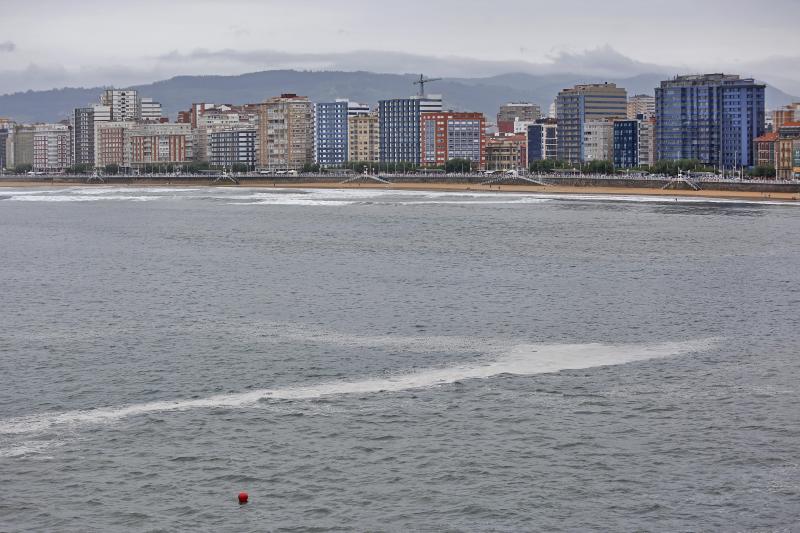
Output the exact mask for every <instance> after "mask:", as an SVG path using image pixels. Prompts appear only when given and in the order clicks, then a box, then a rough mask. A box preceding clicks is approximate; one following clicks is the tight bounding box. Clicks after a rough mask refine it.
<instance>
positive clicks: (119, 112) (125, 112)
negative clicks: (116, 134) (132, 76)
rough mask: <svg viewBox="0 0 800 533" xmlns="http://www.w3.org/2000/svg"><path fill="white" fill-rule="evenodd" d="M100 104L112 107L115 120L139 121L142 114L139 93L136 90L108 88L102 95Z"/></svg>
mask: <svg viewBox="0 0 800 533" xmlns="http://www.w3.org/2000/svg"><path fill="white" fill-rule="evenodd" d="M100 104H101V105H104V106H108V107H109V108H110V110H111V118H110V120H111V121H113V122H126V121H137V120H140V119H141V116H142V112H141V103H140V101H139V93H138V92H137V91H135V90H121V89H106V90H105V91H104V92H103V94H102V95H101V96H100Z"/></svg>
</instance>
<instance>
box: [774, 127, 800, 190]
mask: <svg viewBox="0 0 800 533" xmlns="http://www.w3.org/2000/svg"><path fill="white" fill-rule="evenodd" d="M775 170H776V176H777V178H778V179H782V180H791V179H797V178H800V122H784V123H783V125H782V126H781V128H780V130H778V140H777V141H776V144H775Z"/></svg>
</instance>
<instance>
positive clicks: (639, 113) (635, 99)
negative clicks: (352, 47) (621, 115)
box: [627, 94, 656, 120]
mask: <svg viewBox="0 0 800 533" xmlns="http://www.w3.org/2000/svg"><path fill="white" fill-rule="evenodd" d="M654 116H656V97H655V96H650V95H648V94H637V95H634V96H631V97H630V98H628V114H627V118H628V120H636V119H637V118H639V117H642V118H644V119H647V118H650V117H654Z"/></svg>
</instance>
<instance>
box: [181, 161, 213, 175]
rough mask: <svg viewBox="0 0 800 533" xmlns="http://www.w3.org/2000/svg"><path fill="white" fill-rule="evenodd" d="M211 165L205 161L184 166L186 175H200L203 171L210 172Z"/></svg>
mask: <svg viewBox="0 0 800 533" xmlns="http://www.w3.org/2000/svg"><path fill="white" fill-rule="evenodd" d="M210 169H211V165H209V164H208V163H207V162H205V161H195V162H192V163H189V164H188V165H186V173H187V174H200V173H201V172H203V171H206V170H210Z"/></svg>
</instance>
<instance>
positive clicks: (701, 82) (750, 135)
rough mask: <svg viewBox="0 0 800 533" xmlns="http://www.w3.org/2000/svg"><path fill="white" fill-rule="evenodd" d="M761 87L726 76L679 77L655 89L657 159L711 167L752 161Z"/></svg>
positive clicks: (760, 125)
mask: <svg viewBox="0 0 800 533" xmlns="http://www.w3.org/2000/svg"><path fill="white" fill-rule="evenodd" d="M764 91H765V86H764V85H762V84H759V83H756V82H755V81H754V80H752V79H742V78H740V77H739V76H732V75H725V74H705V75H691V76H678V77H676V78H674V79H672V80H666V81H662V82H661V86H660V87H657V88H656V119H657V122H656V124H657V126H656V143H657V150H656V151H657V157H658V159H665V160H673V161H674V160H678V159H696V160H699V161H700V162H702V163H704V164H706V165H711V166H715V167H727V168H735V167H749V166H752V165H753V164H754V163H755V154H754V153H753V139H755V138H757V137H760V136H761V135H763V134H764V128H765V127H764V119H765V109H764Z"/></svg>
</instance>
